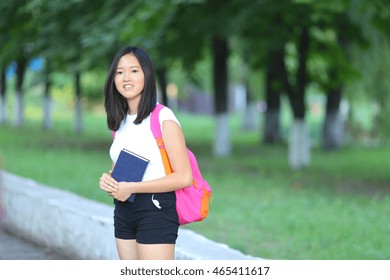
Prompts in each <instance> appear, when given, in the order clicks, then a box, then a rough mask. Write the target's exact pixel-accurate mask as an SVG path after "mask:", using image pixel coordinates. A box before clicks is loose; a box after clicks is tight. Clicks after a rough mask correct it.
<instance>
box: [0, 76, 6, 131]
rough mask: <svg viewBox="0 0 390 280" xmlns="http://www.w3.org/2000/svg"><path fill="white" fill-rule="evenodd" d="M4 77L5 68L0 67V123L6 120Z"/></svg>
mask: <svg viewBox="0 0 390 280" xmlns="http://www.w3.org/2000/svg"><path fill="white" fill-rule="evenodd" d="M6 91H7V85H6V79H5V68H1V72H0V124H4V123H6V122H7V98H6Z"/></svg>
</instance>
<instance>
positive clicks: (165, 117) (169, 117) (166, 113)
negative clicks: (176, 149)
mask: <svg viewBox="0 0 390 280" xmlns="http://www.w3.org/2000/svg"><path fill="white" fill-rule="evenodd" d="M159 118H160V128H161V131H162V124H163V122H164V121H174V122H176V123H177V124H178V125H179V126H180V127H181V125H180V122H179V120H178V119H177V118H176V116H175V114H174V113H173V112H172V110H171V109H169V108H168V107H165V108H163V109H161V111H160V116H159Z"/></svg>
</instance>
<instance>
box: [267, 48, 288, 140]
mask: <svg viewBox="0 0 390 280" xmlns="http://www.w3.org/2000/svg"><path fill="white" fill-rule="evenodd" d="M283 59H284V52H283V49H280V50H277V49H276V50H271V51H270V52H269V53H268V56H267V73H266V103H267V109H266V112H265V119H264V121H265V125H264V142H265V143H267V144H274V143H279V142H280V141H281V134H280V118H279V115H280V93H281V91H282V88H283V83H282V79H281V77H282V74H283V67H284V65H283V64H284V60H283Z"/></svg>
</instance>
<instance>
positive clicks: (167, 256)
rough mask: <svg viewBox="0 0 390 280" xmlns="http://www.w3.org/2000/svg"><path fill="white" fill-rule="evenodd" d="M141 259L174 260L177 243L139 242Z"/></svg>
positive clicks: (138, 251) (139, 256)
mask: <svg viewBox="0 0 390 280" xmlns="http://www.w3.org/2000/svg"><path fill="white" fill-rule="evenodd" d="M137 249H138V250H137V253H138V259H140V260H173V259H175V244H139V243H138V244H137Z"/></svg>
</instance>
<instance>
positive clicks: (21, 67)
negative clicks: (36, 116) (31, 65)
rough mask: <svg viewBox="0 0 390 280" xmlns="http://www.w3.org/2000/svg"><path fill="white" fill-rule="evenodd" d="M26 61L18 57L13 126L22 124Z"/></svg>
mask: <svg viewBox="0 0 390 280" xmlns="http://www.w3.org/2000/svg"><path fill="white" fill-rule="evenodd" d="M26 66H27V61H26V60H25V59H20V60H18V62H17V67H16V90H15V105H14V106H15V107H14V108H15V109H14V126H16V127H19V126H22V125H23V124H24V102H23V101H24V100H23V81H24V74H25V72H26Z"/></svg>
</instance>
